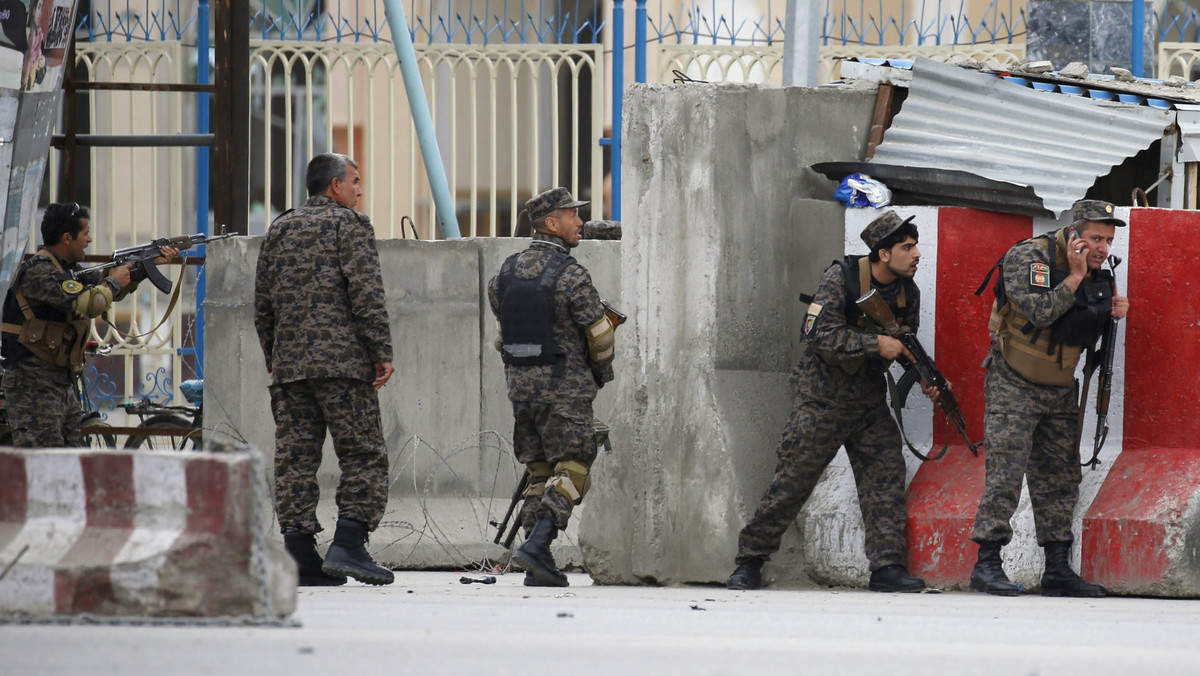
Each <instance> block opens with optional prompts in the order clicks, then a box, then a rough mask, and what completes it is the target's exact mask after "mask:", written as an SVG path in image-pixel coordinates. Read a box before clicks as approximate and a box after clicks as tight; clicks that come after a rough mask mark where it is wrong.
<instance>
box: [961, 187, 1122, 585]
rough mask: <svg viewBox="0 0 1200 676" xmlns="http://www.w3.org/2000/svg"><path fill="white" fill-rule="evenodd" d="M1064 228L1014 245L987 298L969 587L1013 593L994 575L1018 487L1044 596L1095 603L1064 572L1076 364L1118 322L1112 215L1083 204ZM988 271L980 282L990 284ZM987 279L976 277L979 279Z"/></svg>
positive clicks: (1073, 464)
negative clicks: (981, 457)
mask: <svg viewBox="0 0 1200 676" xmlns="http://www.w3.org/2000/svg"><path fill="white" fill-rule="evenodd" d="M1072 216H1073V221H1072V223H1071V225H1069V226H1067V227H1066V228H1062V229H1060V230H1058V231H1056V232H1053V233H1050V234H1049V235H1043V236H1041V237H1035V238H1032V239H1027V240H1025V241H1023V242H1019V243H1018V244H1016V245H1015V246H1013V247H1012V248H1011V249H1009V251H1008V253H1006V254H1005V255H1004V257H1003V258H1002V259H1001V262H1000V263H999V264H998V265H999V269H1000V279H999V280H998V281H997V285H996V303H995V306H994V308H993V312H992V319H991V322H990V324H989V327H988V328H989V330H990V331H991V333H992V336H993V341H992V348H991V351H990V352H989V353H988V356H987V358H986V359H985V360H984V366H985V367H986V368H987V377H986V379H985V381H984V397H985V399H986V410H985V413H984V441H985V445H986V448H987V456H986V468H987V479H986V486H985V488H984V493H983V498H982V499H981V500H980V502H979V509H978V511H977V512H976V514H975V527H974V531H973V533H972V535H971V539H972V540H974V541H975V542H978V543H979V560H978V562H977V563H976V564H975V568H974V570H972V572H971V589H974V590H976V591H980V592H985V593H988V594H996V595H1001V596H1015V595H1017V594H1020V593H1021V591H1022V590H1021V586H1020V585H1018V584H1015V583H1013V582H1012V581H1010V580H1009V579H1008V577H1007V576H1006V575H1005V574H1004V570H1003V568H1002V561H1001V557H1000V549H1001V547H1002V546H1004V545H1005V544H1007V543H1008V542H1009V540H1011V539H1012V526H1011V525H1010V524H1009V520H1010V519H1011V518H1012V515H1013V512H1014V511H1016V507H1017V500H1018V499H1019V498H1020V495H1021V480H1022V478H1025V479H1027V480H1028V483H1029V496H1030V498H1031V501H1032V503H1033V515H1034V524H1035V526H1036V529H1037V539H1038V544H1040V545H1041V546H1042V547H1043V548H1044V549H1045V552H1046V569H1045V573H1044V574H1043V576H1042V582H1041V593H1042V595H1043V596H1103V595H1104V594H1105V590H1104V588H1103V587H1101V586H1099V585H1094V584H1089V583H1087V582H1085V581H1084V580H1082V579H1081V578H1080V577H1079V576H1078V575H1077V574H1076V573H1075V572H1074V571H1073V570H1071V567H1070V561H1069V559H1070V554H1071V544H1072V542H1073V541H1074V536H1073V535H1072V533H1071V521H1072V516H1073V515H1074V513H1075V504H1076V502H1078V500H1079V481H1080V478H1081V476H1080V469H1079V449H1078V448H1077V446H1076V440H1075V425H1076V420H1077V418H1078V415H1079V404H1078V403H1077V402H1076V400H1075V399H1076V388H1075V385H1076V383H1075V367H1076V364H1077V363H1078V362H1079V356H1080V354H1081V352H1082V350H1083V349H1084V348H1086V347H1090V346H1093V345H1095V343H1096V340H1097V339H1098V338H1099V337H1100V333H1101V331H1102V330H1103V327H1104V325H1105V324H1107V323H1108V321H1109V317H1110V316H1111V317H1116V318H1117V319H1120V318H1123V317H1124V316H1125V315H1126V313H1127V312H1128V310H1129V300H1128V299H1127V298H1125V297H1123V296H1115V295H1114V294H1113V290H1114V288H1115V285H1114V284H1113V282H1112V278H1111V274H1110V273H1109V272H1108V271H1107V270H1102V268H1101V266H1103V264H1104V262H1105V260H1107V259H1108V251H1109V247H1110V246H1111V245H1112V241H1113V237H1114V235H1115V233H1116V228H1117V227H1119V226H1124V225H1125V222H1124V221H1122V220H1120V219H1118V218H1116V216H1115V214H1114V207H1113V205H1112V204H1109V203H1108V202H1101V201H1098V200H1082V201H1080V202H1078V203H1076V204H1075V206H1074V207H1073V209H1072ZM990 276H991V275H990V274H989V278H990ZM985 283H986V282H985Z"/></svg>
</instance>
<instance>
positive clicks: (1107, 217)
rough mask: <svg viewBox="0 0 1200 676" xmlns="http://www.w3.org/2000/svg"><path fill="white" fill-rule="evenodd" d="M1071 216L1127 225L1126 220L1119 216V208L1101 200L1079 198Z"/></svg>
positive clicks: (1078, 218) (1083, 219)
mask: <svg viewBox="0 0 1200 676" xmlns="http://www.w3.org/2000/svg"><path fill="white" fill-rule="evenodd" d="M1071 216H1073V217H1074V220H1075V221H1076V222H1078V221H1100V222H1103V223H1111V224H1113V225H1116V226H1120V227H1122V228H1123V227H1125V221H1122V220H1121V219H1119V218H1117V208H1116V207H1115V206H1113V205H1112V203H1110V202H1104V201H1101V200H1079V201H1078V202H1076V203H1075V206H1073V207H1071Z"/></svg>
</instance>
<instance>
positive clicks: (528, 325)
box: [499, 254, 575, 366]
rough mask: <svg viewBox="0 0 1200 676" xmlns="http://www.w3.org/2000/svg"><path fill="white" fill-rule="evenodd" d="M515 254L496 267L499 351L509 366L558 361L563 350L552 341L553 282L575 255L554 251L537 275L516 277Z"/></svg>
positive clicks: (560, 359) (561, 356) (543, 364)
mask: <svg viewBox="0 0 1200 676" xmlns="http://www.w3.org/2000/svg"><path fill="white" fill-rule="evenodd" d="M518 255H520V254H517V255H514V256H510V257H509V258H508V260H506V261H504V265H503V266H502V267H501V268H500V281H499V296H500V335H501V337H502V340H503V342H502V344H501V348H500V355H501V357H502V358H503V359H504V363H505V364H509V365H512V366H546V365H550V364H556V363H559V362H561V361H562V359H563V358H564V357H565V355H566V353H564V352H563V350H562V348H560V347H559V346H558V344H557V343H556V342H555V341H554V286H555V284H557V283H558V278H559V276H560V275H561V274H562V272H563V270H565V269H566V267H567V265H569V264H570V263H571V262H572V261H574V260H575V259H573V258H571V257H570V256H568V255H566V254H556V255H554V256H553V257H552V258H551V259H550V260H549V262H547V263H546V267H544V268H542V273H541V274H540V275H538V276H537V277H534V278H533V279H520V278H518V277H517V274H516V272H515V271H514V268H515V267H516V259H517V256H518Z"/></svg>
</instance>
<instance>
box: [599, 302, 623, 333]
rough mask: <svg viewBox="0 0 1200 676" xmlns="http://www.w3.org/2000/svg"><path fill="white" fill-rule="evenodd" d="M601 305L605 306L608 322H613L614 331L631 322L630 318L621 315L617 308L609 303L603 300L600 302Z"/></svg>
mask: <svg viewBox="0 0 1200 676" xmlns="http://www.w3.org/2000/svg"><path fill="white" fill-rule="evenodd" d="M600 304H601V305H603V306H604V314H605V316H607V317H608V321H610V322H612V325H613V328H614V329H616V328H617V327H618V326H620V325H622V324H624V323H625V322H626V321H628V320H629V317H626V316H625V315H623V314H621V313H620V312H619V311H618V310H617V308H615V307H613V306H612V305H610V304H609V302H608V301H606V300H602V301H600Z"/></svg>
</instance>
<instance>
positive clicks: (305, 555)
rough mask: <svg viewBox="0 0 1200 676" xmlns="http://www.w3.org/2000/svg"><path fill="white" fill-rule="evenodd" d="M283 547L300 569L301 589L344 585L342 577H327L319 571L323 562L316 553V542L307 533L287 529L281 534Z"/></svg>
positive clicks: (344, 581) (344, 578)
mask: <svg viewBox="0 0 1200 676" xmlns="http://www.w3.org/2000/svg"><path fill="white" fill-rule="evenodd" d="M283 547H284V549H287V553H288V554H291V555H292V558H293V559H295V560H296V567H297V568H299V569H300V586H301V587H336V586H338V585H343V584H346V577H345V576H344V575H327V574H326V573H325V571H323V570H321V566H322V565H323V564H324V562H323V561H322V560H321V555H320V554H318V553H317V540H316V538H314V537H313V536H312V535H310V534H309V533H301V532H300V531H298V530H292V529H290V528H289V529H288V530H286V531H284V532H283Z"/></svg>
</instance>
